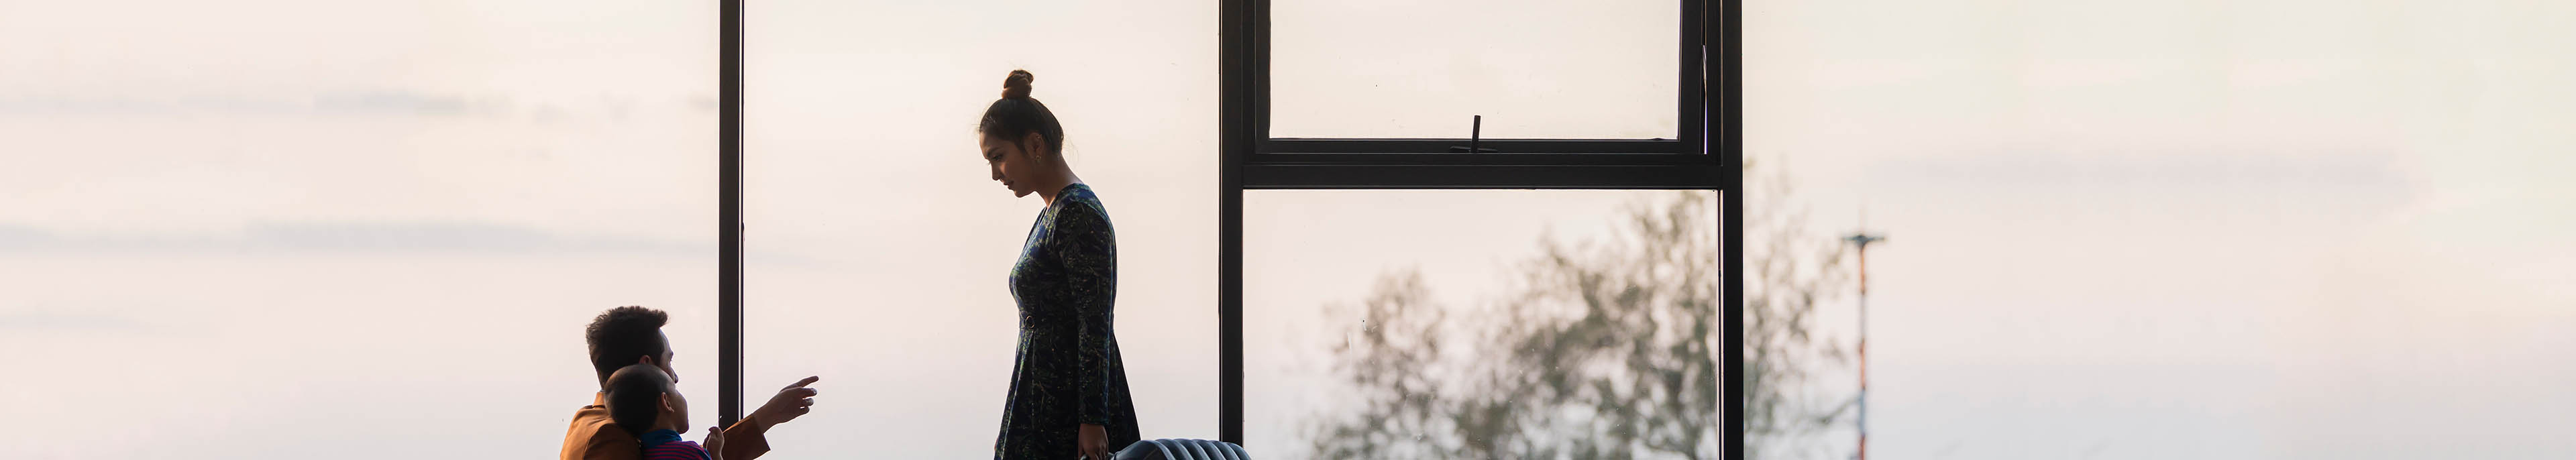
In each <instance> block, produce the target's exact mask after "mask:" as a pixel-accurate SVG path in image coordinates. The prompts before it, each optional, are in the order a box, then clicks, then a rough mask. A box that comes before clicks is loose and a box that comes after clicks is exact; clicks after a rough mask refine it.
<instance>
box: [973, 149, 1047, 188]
mask: <svg viewBox="0 0 2576 460" xmlns="http://www.w3.org/2000/svg"><path fill="white" fill-rule="evenodd" d="M1027 137H1028V139H1023V140H1021V141H1020V142H1011V141H1010V140H1007V139H1003V138H1002V137H1001V136H983V140H982V141H980V142H978V143H979V144H981V147H982V148H981V149H980V150H981V151H983V152H984V164H986V165H989V166H990V167H991V168H992V170H993V180H995V181H1000V182H1001V183H1002V187H1004V188H1009V189H1011V196H1012V197H1014V198H1016V197H1024V196H1029V193H1030V192H1034V191H1036V190H1033V189H1030V188H1029V187H1032V186H1035V185H1036V184H1035V183H1034V182H1035V181H1033V180H1031V179H1034V176H1036V175H1037V174H1038V170H1039V167H1038V164H1039V163H1038V161H1037V159H1036V158H1030V157H1029V151H1030V149H1024V148H1021V147H1022V146H1028V147H1037V146H1038V144H1039V142H1041V141H1039V140H1038V136H1037V134H1035V133H1031V134H1029V135H1028V136H1027Z"/></svg>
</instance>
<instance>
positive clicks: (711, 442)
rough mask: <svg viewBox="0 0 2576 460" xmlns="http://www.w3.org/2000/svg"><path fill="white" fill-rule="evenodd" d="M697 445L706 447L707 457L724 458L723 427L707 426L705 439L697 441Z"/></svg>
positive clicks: (715, 459)
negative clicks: (704, 440)
mask: <svg viewBox="0 0 2576 460" xmlns="http://www.w3.org/2000/svg"><path fill="white" fill-rule="evenodd" d="M698 446H699V447H705V448H707V458H709V459H712V460H724V427H721V426H711V427H707V440H706V442H700V443H698Z"/></svg>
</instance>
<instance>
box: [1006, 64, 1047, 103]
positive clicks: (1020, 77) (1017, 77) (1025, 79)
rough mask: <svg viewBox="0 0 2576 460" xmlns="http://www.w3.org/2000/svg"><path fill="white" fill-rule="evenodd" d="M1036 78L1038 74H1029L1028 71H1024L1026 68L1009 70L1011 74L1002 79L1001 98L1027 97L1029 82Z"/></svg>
mask: <svg viewBox="0 0 2576 460" xmlns="http://www.w3.org/2000/svg"><path fill="white" fill-rule="evenodd" d="M1037 80H1038V76H1037V75H1031V74H1029V71H1026V70H1013V71H1011V76H1009V77H1005V78H1003V79H1002V98H1003V99H1026V98H1028V97H1029V83H1030V82H1034V81H1037Z"/></svg>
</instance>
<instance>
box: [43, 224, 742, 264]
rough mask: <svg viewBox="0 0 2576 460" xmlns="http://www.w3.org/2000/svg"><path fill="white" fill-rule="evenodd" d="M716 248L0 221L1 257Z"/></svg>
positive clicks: (425, 231)
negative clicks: (91, 232) (72, 229)
mask: <svg viewBox="0 0 2576 460" xmlns="http://www.w3.org/2000/svg"><path fill="white" fill-rule="evenodd" d="M714 251H715V244H713V242H712V241H710V242H689V241H679V240H663V239H648V238H634V237H624V236H616V235H585V234H564V233H557V232H550V231H545V230H540V229H536V228H532V227H524V226H510V225H496V224H484V223H449V222H341V223H264V224H255V225H251V226H249V227H247V228H244V229H242V230H241V231H239V232H226V233H212V234H159V235H108V236H79V235H65V234H58V233H54V232H49V231H45V230H42V229H38V228H35V227H31V226H13V225H6V224H0V252H230V253H315V252H382V253H458V252H464V253H505V254H574V253H592V254H595V253H623V254H650V255H677V256H695V255H705V254H711V253H713V252H714Z"/></svg>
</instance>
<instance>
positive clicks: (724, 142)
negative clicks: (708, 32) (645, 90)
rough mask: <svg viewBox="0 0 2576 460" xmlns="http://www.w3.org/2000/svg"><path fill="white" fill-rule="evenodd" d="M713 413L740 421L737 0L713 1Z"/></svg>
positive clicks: (728, 421)
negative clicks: (717, 50) (715, 8)
mask: <svg viewBox="0 0 2576 460" xmlns="http://www.w3.org/2000/svg"><path fill="white" fill-rule="evenodd" d="M717 5H718V8H721V9H722V10H723V12H721V13H718V14H717V16H719V17H720V18H721V19H719V21H720V22H721V24H720V25H718V26H717V29H719V30H718V32H717V33H718V34H719V36H720V37H721V38H718V39H717V41H718V42H720V43H719V45H718V46H719V47H720V48H721V49H722V51H720V54H722V57H721V58H720V62H721V63H720V64H718V65H717V67H718V70H717V72H719V73H720V74H721V76H719V77H717V81H718V83H717V86H718V87H719V89H717V91H718V93H720V94H719V95H718V96H717V97H718V98H719V101H718V103H717V106H718V107H719V108H718V109H717V113H718V115H717V118H718V119H719V121H718V123H719V124H720V127H718V128H717V141H716V142H717V147H716V152H717V153H716V155H717V158H716V170H717V172H716V183H717V192H716V194H717V196H718V198H717V201H718V203H717V205H716V209H717V210H716V222H717V224H716V225H717V227H716V239H717V244H716V247H717V249H716V267H717V268H716V374H717V376H716V377H717V380H716V398H717V399H716V401H717V402H716V418H717V423H718V424H720V425H721V426H733V422H734V421H736V420H742V358H743V354H742V0H722V1H719V2H717Z"/></svg>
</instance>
